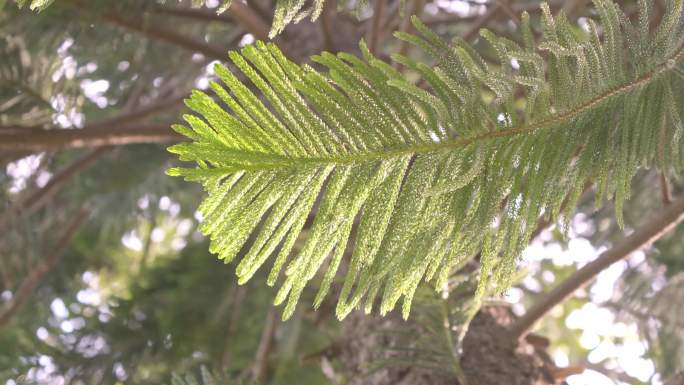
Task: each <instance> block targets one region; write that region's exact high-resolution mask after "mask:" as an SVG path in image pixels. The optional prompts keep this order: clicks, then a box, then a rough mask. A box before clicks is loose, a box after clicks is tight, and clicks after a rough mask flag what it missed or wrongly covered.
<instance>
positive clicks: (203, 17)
mask: <svg viewBox="0 0 684 385" xmlns="http://www.w3.org/2000/svg"><path fill="white" fill-rule="evenodd" d="M154 12H155V13H159V14H164V15H170V16H177V17H181V18H185V19H195V20H199V21H202V22H209V21H216V22H219V23H227V24H233V23H235V20H234V19H233V18H232V17H230V16H229V15H227V14H225V13H223V14H221V15H219V14H217V13H216V12H214V11H210V10H206V9H197V8H180V7H168V6H166V7H164V6H159V7H157V8H155V9H154Z"/></svg>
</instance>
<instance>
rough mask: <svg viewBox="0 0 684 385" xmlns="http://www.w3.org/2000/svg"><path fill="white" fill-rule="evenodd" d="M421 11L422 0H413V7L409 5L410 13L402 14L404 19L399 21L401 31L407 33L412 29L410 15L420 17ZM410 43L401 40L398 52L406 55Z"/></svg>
mask: <svg viewBox="0 0 684 385" xmlns="http://www.w3.org/2000/svg"><path fill="white" fill-rule="evenodd" d="M421 13H423V0H413V7H411V13H410V14H409V15H404V19H403V20H402V22H401V28H400V31H401V32H405V33H409V32H411V31H412V30H413V25H412V24H411V17H410V16H411V15H415V16H418V17H420V14H421ZM409 46H410V43H409V42H408V41H405V40H402V41H401V45H400V46H399V54H401V55H406V53H407V52H408V49H409Z"/></svg>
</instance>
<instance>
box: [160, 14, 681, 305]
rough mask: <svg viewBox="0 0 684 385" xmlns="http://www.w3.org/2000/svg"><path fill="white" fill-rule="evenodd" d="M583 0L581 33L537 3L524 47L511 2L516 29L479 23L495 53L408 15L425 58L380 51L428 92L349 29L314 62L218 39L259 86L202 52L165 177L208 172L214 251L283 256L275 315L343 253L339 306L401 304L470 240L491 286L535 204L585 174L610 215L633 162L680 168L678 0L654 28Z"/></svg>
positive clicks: (252, 264)
mask: <svg viewBox="0 0 684 385" xmlns="http://www.w3.org/2000/svg"><path fill="white" fill-rule="evenodd" d="M596 9H597V11H598V14H599V15H600V19H601V24H600V26H599V25H598V24H595V23H593V22H590V24H589V25H590V30H589V31H588V33H587V34H586V36H585V35H582V34H577V32H576V30H575V29H574V28H573V27H572V26H571V25H570V23H569V22H568V20H567V19H565V18H564V17H563V16H560V17H557V18H553V17H552V16H551V14H550V12H549V9H548V7H546V6H544V8H543V11H544V12H543V23H542V24H543V39H542V42H541V43H540V44H538V45H536V46H535V45H534V43H533V42H532V38H531V36H532V32H531V30H530V23H529V17H528V16H527V15H526V14H524V15H523V17H522V25H521V28H522V36H523V37H524V42H523V43H522V44H518V43H516V42H513V41H511V40H508V39H505V38H502V37H498V36H495V35H494V34H492V33H490V32H488V31H482V33H481V35H482V37H483V38H485V39H486V40H487V41H488V42H489V43H490V44H491V47H492V49H493V50H494V52H496V54H497V56H498V57H499V61H500V62H499V63H498V65H496V66H494V65H492V64H490V63H487V62H486V61H485V60H484V59H482V58H481V57H480V56H479V55H478V54H477V53H476V52H475V51H474V50H473V49H472V48H471V47H470V46H468V45H467V44H466V43H465V42H463V41H458V40H457V41H455V42H454V43H453V44H447V43H445V42H443V41H442V40H441V39H440V38H438V37H437V36H436V35H435V34H434V33H432V32H431V31H429V30H428V29H427V28H426V27H425V26H424V25H422V24H421V23H420V22H419V21H418V20H417V19H414V24H415V27H416V29H417V30H418V31H419V32H420V35H419V36H416V35H409V34H398V37H399V38H401V39H404V40H407V41H409V42H411V43H413V44H415V45H417V46H419V47H421V48H423V49H424V50H425V51H426V52H427V53H429V54H431V55H432V56H433V57H434V59H435V61H436V64H435V65H434V66H428V65H426V64H423V63H416V62H414V61H412V60H411V59H409V58H407V57H404V56H399V55H397V56H395V57H394V60H395V61H397V62H399V63H401V64H402V65H404V66H405V67H407V68H408V69H409V70H412V71H415V72H416V73H418V74H420V75H421V76H422V79H423V80H424V82H425V84H427V85H428V87H426V88H427V89H426V88H421V87H419V86H417V85H416V84H413V83H411V82H409V81H407V80H406V78H405V77H404V76H403V75H402V74H401V73H400V72H398V71H397V70H395V69H394V68H393V67H391V66H390V65H388V64H387V63H385V62H383V61H380V60H378V59H376V58H375V57H373V56H372V55H371V54H370V53H369V52H368V50H367V49H366V48H365V46H364V45H363V44H362V45H361V48H362V51H363V53H364V59H363V60H362V59H360V58H358V57H355V56H352V55H349V54H345V53H340V54H338V55H336V56H335V55H331V54H329V53H323V54H321V55H319V56H315V57H314V58H313V60H314V61H315V62H317V63H319V64H321V65H322V66H324V67H327V68H328V71H327V72H325V73H321V72H318V71H316V70H314V69H312V68H311V67H309V66H306V65H304V66H299V65H297V64H295V63H292V62H290V61H289V60H287V59H286V58H285V57H284V56H283V55H282V54H281V52H280V51H278V49H277V48H276V47H275V46H273V45H268V44H263V43H257V44H256V45H253V46H247V47H245V48H244V49H243V50H242V51H241V54H238V53H236V52H231V53H230V54H229V56H230V58H231V59H232V61H233V63H234V64H235V66H236V67H237V68H238V69H239V70H240V71H242V72H243V73H244V74H245V76H246V77H247V78H248V79H249V80H250V81H251V82H252V83H253V85H254V87H256V89H258V90H259V92H260V94H261V96H262V98H260V97H259V96H257V95H255V94H254V93H252V91H250V89H249V88H248V87H247V86H246V85H245V84H243V83H241V82H240V81H239V80H238V78H237V77H236V76H235V75H233V74H232V73H231V72H230V71H229V70H227V69H226V67H224V66H222V65H217V66H216V73H217V75H218V76H219V77H220V78H221V80H222V82H223V84H219V83H212V85H211V88H212V89H213V92H214V93H215V95H216V97H217V100H218V101H216V100H215V99H214V98H212V97H210V96H208V95H206V94H204V93H202V92H199V91H196V92H194V93H193V94H192V96H191V97H190V98H189V99H188V100H187V105H188V106H189V107H190V108H191V109H192V110H194V111H195V112H196V114H197V115H187V116H185V120H186V122H187V125H177V126H174V129H175V130H176V131H178V132H180V133H181V134H183V135H185V136H187V137H188V138H190V139H191V142H188V143H182V144H178V145H175V146H173V147H171V148H170V151H172V152H174V153H176V154H178V155H179V156H180V158H181V159H182V160H184V161H194V162H197V164H198V165H199V166H198V167H197V168H174V169H171V170H169V174H170V175H178V176H184V177H185V178H186V179H188V180H193V181H198V182H201V183H202V184H203V185H204V186H205V187H206V190H207V192H208V195H209V196H208V198H207V199H206V200H205V201H204V202H203V203H202V205H201V206H200V211H201V212H202V213H203V215H204V222H203V223H202V225H201V230H202V232H203V233H204V234H207V235H208V236H209V237H210V238H211V240H212V242H211V251H212V252H214V253H217V254H218V255H219V257H220V258H222V259H224V260H225V261H226V262H229V261H232V260H233V259H234V258H235V257H236V256H238V255H239V256H240V259H241V260H240V263H239V265H238V266H237V275H238V277H239V280H240V282H245V281H246V280H248V279H249V278H250V277H252V276H253V275H254V273H255V272H256V270H257V269H259V268H260V267H261V266H262V265H263V264H264V263H265V262H266V260H267V259H269V257H271V256H273V255H275V259H274V262H273V267H272V269H271V273H270V276H269V279H268V283H269V284H270V285H273V284H274V283H275V282H276V280H277V279H278V277H279V274H280V273H281V270H283V271H284V281H283V283H282V286H281V289H280V291H279V292H278V294H277V297H276V303H281V302H284V301H286V302H287V305H286V306H285V310H284V317H285V318H287V317H288V316H289V315H291V314H292V312H293V310H294V307H295V304H296V302H297V300H298V298H299V297H300V295H301V293H302V290H303V289H304V287H305V286H306V284H307V283H308V282H309V281H310V280H312V279H313V278H314V276H316V273H317V272H318V271H319V270H325V273H324V275H323V278H322V282H321V284H320V289H319V292H318V296H317V297H316V300H315V306H318V305H319V304H320V303H321V300H322V299H323V297H324V296H325V295H326V293H327V292H328V291H329V289H330V286H331V283H332V281H333V278H334V277H335V275H336V273H337V271H338V269H339V267H340V265H341V263H342V260H343V259H344V258H346V257H345V250H348V249H352V250H353V251H352V252H351V257H350V258H349V260H348V263H346V265H347V267H346V275H345V277H344V283H343V286H342V289H341V293H340V295H339V302H338V307H337V314H338V316H339V317H344V316H345V315H346V314H347V313H348V312H349V311H350V310H351V309H352V308H354V307H356V306H358V305H359V304H360V303H361V301H362V300H364V299H365V301H366V306H367V308H366V309H367V310H368V311H370V310H371V308H372V306H373V303H374V302H375V300H376V299H377V298H378V297H380V298H381V300H380V310H381V312H382V313H385V312H387V311H389V310H391V309H392V308H393V307H394V306H395V304H396V303H397V301H398V300H399V299H400V298H401V297H403V298H404V300H403V314H404V316H407V315H408V312H409V308H410V304H411V298H412V296H413V294H414V292H415V290H416V288H417V286H418V284H419V282H420V281H421V280H426V281H431V282H434V284H435V285H436V287H437V288H441V287H443V285H444V283H445V281H446V280H447V277H448V274H449V272H450V271H452V270H453V269H454V268H456V267H457V266H459V265H461V264H462V263H464V261H467V260H469V259H470V258H472V257H473V256H475V255H479V256H480V265H481V271H480V284H479V289H478V291H477V296H478V297H481V296H482V295H484V293H486V292H487V291H488V288H491V287H492V286H494V287H496V288H497V289H499V290H503V289H505V288H506V287H507V285H508V283H509V280H510V278H511V277H512V276H513V271H514V269H515V263H516V258H517V256H518V255H519V254H520V252H521V250H522V249H523V247H524V246H525V245H526V244H527V243H528V240H529V238H530V235H531V234H532V232H533V230H534V229H535V227H536V224H537V220H538V218H539V217H541V216H546V217H550V218H554V219H555V218H557V217H558V216H559V215H560V214H561V210H562V207H563V203H562V202H563V201H566V204H565V207H567V209H568V210H571V209H572V207H574V205H575V202H576V201H577V200H578V198H579V196H580V194H581V192H582V190H583V186H584V184H585V183H587V182H589V181H592V182H594V183H595V184H596V186H597V189H598V194H597V196H598V200H599V202H601V201H603V200H604V199H605V198H606V197H608V198H612V197H614V198H615V200H616V205H617V207H618V210H617V211H618V212H620V208H621V206H622V202H623V201H624V199H626V198H627V197H628V196H629V187H630V180H631V178H632V176H633V175H634V173H635V172H636V170H637V169H638V168H639V167H642V166H650V165H654V164H657V165H659V166H660V167H662V168H670V167H674V168H675V169H676V170H677V172H679V173H681V172H682V167H683V166H684V164H683V162H682V150H683V147H682V129H683V126H682V120H681V116H682V114H683V113H684V105H683V104H682V103H681V100H684V99H683V98H684V87H683V85H684V79H683V78H682V76H683V74H684V65H683V63H682V62H683V59H684V50H683V48H682V42H683V41H684V38H683V36H684V33H682V23H681V21H680V17H681V14H682V2H681V1H670V2H668V8H667V12H666V13H665V17H664V18H663V21H662V23H661V24H660V26H659V27H658V28H656V29H655V31H654V32H649V29H648V28H645V29H644V28H641V27H639V26H633V25H632V24H631V23H630V22H629V21H628V19H627V18H626V17H625V16H624V15H623V14H622V12H621V11H620V9H619V8H618V7H617V6H616V5H615V4H613V3H611V2H607V1H603V0H601V1H596ZM599 35H602V36H601V38H599ZM512 63H516V64H517V65H514V64H512ZM520 95H524V99H525V104H524V108H523V109H524V111H521V110H520V108H519V106H520V104H519V103H518V100H519V98H520ZM307 223H310V225H309V226H308V231H307V237H306V240H305V242H304V243H303V246H301V248H300V249H298V250H296V252H293V247H294V245H295V241H296V240H297V239H298V237H299V236H300V233H302V231H303V229H304V227H305V224H307Z"/></svg>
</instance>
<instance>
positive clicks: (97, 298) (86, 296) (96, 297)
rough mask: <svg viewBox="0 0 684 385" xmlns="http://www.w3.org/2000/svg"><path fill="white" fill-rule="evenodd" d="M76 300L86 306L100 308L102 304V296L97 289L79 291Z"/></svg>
mask: <svg viewBox="0 0 684 385" xmlns="http://www.w3.org/2000/svg"><path fill="white" fill-rule="evenodd" d="M76 299H77V300H78V302H80V303H82V304H84V305H91V306H99V305H100V304H101V303H102V296H101V295H100V292H99V291H98V290H97V289H95V288H87V289H83V290H79V291H78V293H76Z"/></svg>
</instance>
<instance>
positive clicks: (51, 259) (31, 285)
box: [0, 209, 89, 328]
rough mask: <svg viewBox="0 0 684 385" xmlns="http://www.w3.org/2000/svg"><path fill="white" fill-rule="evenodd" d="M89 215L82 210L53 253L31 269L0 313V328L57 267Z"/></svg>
mask: <svg viewBox="0 0 684 385" xmlns="http://www.w3.org/2000/svg"><path fill="white" fill-rule="evenodd" d="M88 214H89V211H88V210H86V209H81V211H79V213H78V214H77V215H76V217H75V218H74V219H73V220H72V222H71V224H69V226H68V227H67V229H66V231H65V232H64V235H62V237H61V238H60V239H59V241H58V242H57V243H56V244H55V245H54V247H53V248H52V249H51V250H52V251H51V252H50V254H48V256H47V257H46V258H45V259H44V260H42V261H40V262H39V263H38V264H36V265H35V266H34V267H33V268H32V269H31V271H30V272H29V273H28V275H27V276H26V278H25V279H24V280H23V281H22V282H21V284H20V285H19V288H18V289H17V290H16V292H14V295H13V297H12V299H11V301H10V302H9V305H8V306H6V307H5V309H4V310H2V312H0V328H2V327H3V326H5V325H7V323H8V322H9V321H10V320H11V319H12V318H13V317H14V316H15V315H16V314H17V313H18V312H19V310H21V308H22V307H23V306H24V305H25V304H26V302H27V301H28V300H29V298H31V295H33V293H34V292H35V290H36V289H37V288H38V286H39V285H40V284H41V283H42V282H43V280H44V279H45V276H46V275H47V274H48V273H50V272H51V271H52V270H53V269H54V268H55V266H57V263H58V262H59V259H60V258H61V257H62V254H64V252H65V251H66V249H67V247H68V246H69V244H70V243H71V240H72V239H73V238H74V236H75V235H76V232H77V230H78V228H79V227H80V226H81V225H82V224H83V222H84V221H85V220H86V219H87V218H88Z"/></svg>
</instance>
